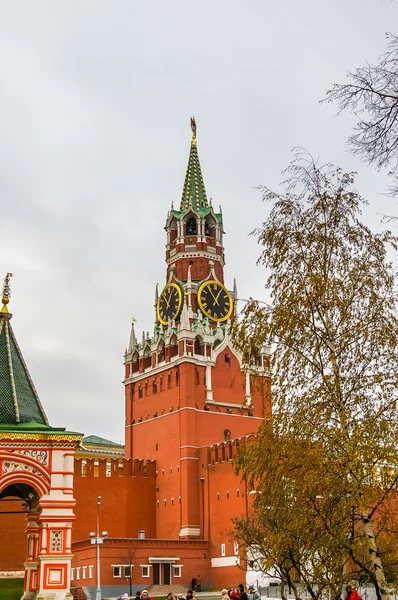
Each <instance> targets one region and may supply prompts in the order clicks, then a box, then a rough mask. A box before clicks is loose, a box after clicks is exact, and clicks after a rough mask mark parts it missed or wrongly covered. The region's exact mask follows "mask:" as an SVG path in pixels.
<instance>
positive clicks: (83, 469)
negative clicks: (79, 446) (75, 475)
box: [80, 460, 87, 477]
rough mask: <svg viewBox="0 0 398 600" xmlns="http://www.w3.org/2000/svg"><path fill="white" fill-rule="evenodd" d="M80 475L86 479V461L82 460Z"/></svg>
mask: <svg viewBox="0 0 398 600" xmlns="http://www.w3.org/2000/svg"><path fill="white" fill-rule="evenodd" d="M80 474H81V476H82V477H86V475H87V461H86V460H82V464H81V473H80Z"/></svg>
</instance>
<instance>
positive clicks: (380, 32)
mask: <svg viewBox="0 0 398 600" xmlns="http://www.w3.org/2000/svg"><path fill="white" fill-rule="evenodd" d="M0 6H1V19H0V56H1V59H0V82H1V94H0V107H1V112H0V119H1V129H0V131H1V136H0V140H1V144H0V178H1V187H0V191H1V200H0V202H1V217H0V275H1V277H3V274H5V272H6V271H12V272H13V273H14V279H13V281H12V300H11V304H10V310H11V312H13V314H14V318H13V327H14V331H15V333H16V335H17V339H18V341H19V344H20V346H21V348H22V351H23V354H24V356H25V359H26V361H27V363H28V367H29V369H30V371H31V374H32V377H33V379H34V381H35V383H36V387H37V389H38V392H39V395H40V397H41V400H42V402H43V404H44V407H45V409H46V411H47V414H48V416H49V419H50V423H51V424H52V425H57V426H65V427H67V428H69V429H73V430H78V431H81V432H83V433H85V434H92V433H96V434H99V435H103V436H105V437H110V438H113V439H115V440H122V439H123V436H124V389H123V385H122V383H121V382H122V379H123V365H122V360H123V352H124V348H125V347H126V345H127V341H128V337H129V332H130V322H131V317H132V316H134V317H135V318H136V319H137V321H138V323H137V326H138V331H139V332H141V330H142V329H145V330H152V327H153V320H154V310H153V301H154V300H153V298H154V287H155V283H156V282H157V281H158V282H159V283H160V284H161V285H163V283H164V278H165V264H164V245H165V235H164V230H163V227H164V222H165V218H166V214H167V210H168V208H169V206H170V204H171V201H172V200H174V202H175V203H178V202H179V199H180V196H181V192H182V186H183V180H184V175H185V168H186V164H187V160H188V153H189V144H190V127H189V118H190V116H191V114H194V115H195V117H196V120H197V124H198V149H199V155H200V160H201V164H202V170H203V175H204V180H205V184H206V188H207V193H208V195H209V196H212V197H213V200H214V204H215V205H217V206H218V205H219V204H221V205H222V207H223V212H224V221H225V229H226V232H227V235H226V236H225V244H226V258H227V266H226V283H227V285H229V286H232V281H233V277H234V276H235V277H236V278H237V281H238V291H239V296H240V297H242V298H247V297H248V296H253V297H257V298H264V297H266V296H265V292H264V272H263V271H262V270H261V269H260V268H258V267H256V265H255V261H256V258H257V256H258V254H259V248H258V247H257V246H256V243H255V240H254V239H253V238H250V237H249V236H248V234H249V232H250V231H251V230H252V229H253V228H254V227H256V226H258V225H259V224H261V222H262V221H263V220H264V219H265V218H266V215H267V210H268V207H267V206H264V205H263V204H262V203H261V199H260V196H259V193H258V192H257V191H256V190H255V189H254V187H255V186H256V185H259V184H266V185H268V186H271V187H276V186H277V184H278V182H279V181H280V179H281V176H280V172H281V170H282V169H283V168H284V167H285V166H286V165H287V163H288V162H289V161H290V159H291V148H292V147H293V146H296V145H300V146H304V147H305V148H307V149H308V150H309V151H311V152H312V153H313V154H314V155H315V156H320V157H321V159H322V160H323V161H328V160H331V161H334V162H337V163H339V164H340V165H341V166H342V167H343V168H344V169H346V170H351V169H354V170H358V171H359V176H358V180H357V186H358V188H359V190H360V191H361V192H362V194H363V195H365V196H366V197H367V198H368V199H369V201H370V206H369V208H368V209H367V211H366V215H365V220H366V221H367V223H368V224H370V225H374V226H378V221H379V217H378V215H377V213H378V212H382V211H383V210H384V212H394V211H395V212H398V211H397V209H396V205H394V204H393V202H392V201H391V200H386V199H385V198H384V197H383V196H382V195H381V194H382V192H383V191H384V189H385V178H384V176H383V174H378V173H376V172H375V171H374V170H372V169H370V168H369V167H366V166H364V165H363V164H361V163H360V162H359V161H358V159H355V158H353V157H352V156H351V155H349V154H348V153H347V147H346V144H345V139H346V137H347V135H348V134H349V129H350V126H351V125H352V123H353V118H351V117H350V116H349V115H344V116H341V117H336V116H335V112H336V108H335V107H332V106H326V105H323V106H320V105H319V104H318V100H319V99H320V98H322V97H323V95H324V92H325V90H326V88H327V87H328V86H329V85H330V84H331V83H332V82H334V81H342V79H343V77H344V75H345V72H346V71H347V70H348V69H353V68H354V67H355V66H361V65H363V64H364V63H365V61H366V60H369V61H372V60H376V59H377V57H378V55H379V54H380V53H382V52H383V50H384V49H385V38H384V33H385V32H386V31H391V28H392V27H394V26H395V25H396V24H397V23H398V4H397V3H396V2H389V1H386V2H381V1H379V0H333V1H332V0H329V1H328V2H326V1H324V0H301V1H298V0H274V2H270V1H267V0H247V1H246V2H245V1H243V0H241V1H239V2H238V1H235V0H201V1H200V2H189V1H187V0H180V1H173V0H168V1H167V2H166V1H164V0H162V1H161V0H151V1H150V2H148V1H137V0H113V1H111V0H108V1H106V2H105V1H103V0H95V1H94V0H93V1H90V0H84V1H83V2H82V1H77V0H70V1H69V2H54V1H53V0H51V1H48V2H44V1H40V0H35V1H34V2H32V0H25V1H18V2H9V1H6V0H1V1H0Z"/></svg>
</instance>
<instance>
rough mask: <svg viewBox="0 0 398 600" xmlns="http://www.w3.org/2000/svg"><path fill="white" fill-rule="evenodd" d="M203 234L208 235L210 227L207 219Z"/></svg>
mask: <svg viewBox="0 0 398 600" xmlns="http://www.w3.org/2000/svg"><path fill="white" fill-rule="evenodd" d="M205 235H207V236H210V227H209V224H208V222H207V221H205Z"/></svg>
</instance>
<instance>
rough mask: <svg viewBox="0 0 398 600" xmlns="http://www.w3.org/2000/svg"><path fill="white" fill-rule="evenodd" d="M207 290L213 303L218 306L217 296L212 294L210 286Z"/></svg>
mask: <svg viewBox="0 0 398 600" xmlns="http://www.w3.org/2000/svg"><path fill="white" fill-rule="evenodd" d="M209 292H210V294H211V295H212V296H213V300H214V303H215V304H216V305H217V306H218V302H217V298H216V297H215V295H214V294H213V292H212V291H211V288H210V287H209Z"/></svg>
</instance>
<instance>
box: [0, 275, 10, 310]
mask: <svg viewBox="0 0 398 600" xmlns="http://www.w3.org/2000/svg"><path fill="white" fill-rule="evenodd" d="M11 277H12V273H7V275H6V276H5V277H4V281H3V297H2V299H1V301H2V303H3V306H2V308H1V310H0V312H2V313H8V308H7V304H8V303H9V301H10V297H11V288H10V278H11Z"/></svg>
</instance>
